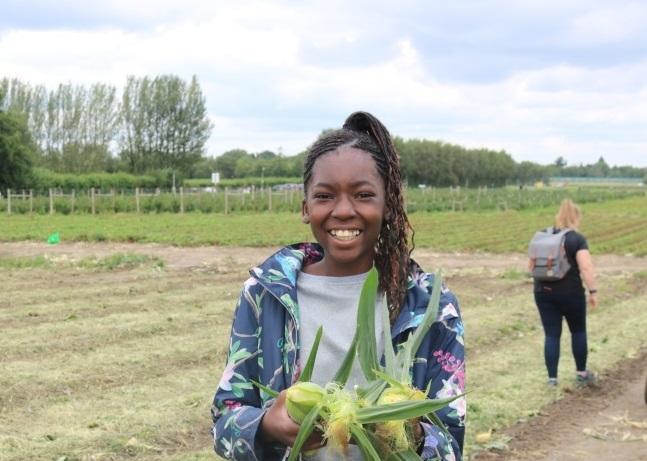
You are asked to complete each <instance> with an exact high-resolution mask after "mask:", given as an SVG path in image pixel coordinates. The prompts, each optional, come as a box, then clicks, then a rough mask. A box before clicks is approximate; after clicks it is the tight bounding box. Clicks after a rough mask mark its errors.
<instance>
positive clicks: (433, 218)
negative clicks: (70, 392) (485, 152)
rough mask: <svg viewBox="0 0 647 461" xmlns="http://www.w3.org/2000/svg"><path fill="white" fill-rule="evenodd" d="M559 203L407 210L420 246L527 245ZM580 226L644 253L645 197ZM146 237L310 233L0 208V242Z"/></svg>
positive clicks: (216, 216)
mask: <svg viewBox="0 0 647 461" xmlns="http://www.w3.org/2000/svg"><path fill="white" fill-rule="evenodd" d="M555 211H556V208H555V207H553V206H551V207H540V208H532V209H527V210H521V211H517V210H507V211H500V210H490V211H482V212H451V211H449V212H447V211H445V212H434V213H426V212H417V213H412V214H411V215H410V219H411V222H412V224H413V226H414V228H415V230H416V235H415V242H416V246H417V247H419V248H431V249H435V250H438V251H471V252H474V251H484V252H492V253H505V252H524V251H525V250H526V247H527V244H528V241H529V240H530V237H531V236H532V234H533V233H534V232H535V231H536V230H537V229H539V228H541V227H545V226H547V225H549V224H551V223H552V219H553V216H554V214H555ZM583 211H584V219H583V222H582V229H581V230H582V232H583V233H584V234H585V235H586V236H587V237H588V238H589V241H590V245H591V250H592V252H593V253H598V254H600V253H615V254H633V255H636V256H645V255H647V197H645V196H633V197H628V198H623V199H615V200H608V201H603V202H591V203H587V204H585V205H583ZM55 232H58V233H59V234H60V237H61V240H63V241H87V242H104V241H111V242H141V243H151V242H156V243H162V244H168V245H175V246H199V245H226V246H231V245H233V246H273V245H281V244H288V243H292V242H297V241H305V240H309V239H310V229H309V227H307V226H305V225H304V224H303V223H301V219H300V216H299V214H298V213H288V212H279V213H274V212H272V213H269V212H265V213H255V214H244V213H240V214H230V215H224V214H220V213H211V214H204V213H185V214H182V215H181V214H172V213H162V214H141V215H138V214H135V213H117V214H113V213H106V214H98V215H88V214H80V215H60V214H55V215H53V216H49V215H38V214H34V215H31V216H30V215H6V214H4V213H2V214H0V241H20V240H36V241H41V242H42V241H45V240H46V239H47V237H48V235H50V234H52V233H55Z"/></svg>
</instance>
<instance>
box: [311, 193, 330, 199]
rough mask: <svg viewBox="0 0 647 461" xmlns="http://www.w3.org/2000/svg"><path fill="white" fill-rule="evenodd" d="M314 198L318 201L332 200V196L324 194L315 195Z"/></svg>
mask: <svg viewBox="0 0 647 461" xmlns="http://www.w3.org/2000/svg"><path fill="white" fill-rule="evenodd" d="M313 197H314V198H315V199H317V200H328V199H330V198H332V194H326V193H324V192H317V193H315V194H313Z"/></svg>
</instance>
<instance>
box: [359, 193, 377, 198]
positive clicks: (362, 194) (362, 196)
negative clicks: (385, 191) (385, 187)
mask: <svg viewBox="0 0 647 461" xmlns="http://www.w3.org/2000/svg"><path fill="white" fill-rule="evenodd" d="M357 196H358V197H359V198H371V197H374V196H375V194H374V193H372V192H360V193H358V194H357Z"/></svg>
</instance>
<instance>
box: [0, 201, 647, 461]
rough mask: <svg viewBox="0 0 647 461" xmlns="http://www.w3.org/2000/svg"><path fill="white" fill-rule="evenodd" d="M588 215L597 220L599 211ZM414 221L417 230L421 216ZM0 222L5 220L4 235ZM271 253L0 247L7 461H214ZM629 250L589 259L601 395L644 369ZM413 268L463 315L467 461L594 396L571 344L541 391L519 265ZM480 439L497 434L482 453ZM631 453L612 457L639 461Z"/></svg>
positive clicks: (451, 256) (502, 449)
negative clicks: (213, 411) (235, 354)
mask: <svg viewBox="0 0 647 461" xmlns="http://www.w3.org/2000/svg"><path fill="white" fill-rule="evenodd" d="M634 208H636V206H634ZM625 209H626V208H625ZM545 213H546V214H548V212H547V211H546V212H545ZM585 213H586V220H590V221H593V218H594V217H595V216H596V210H594V209H593V204H592V205H591V209H589V207H587V208H586V209H585ZM626 213H627V215H628V216H629V215H632V216H633V214H635V215H636V216H637V218H636V219H638V217H640V216H641V213H642V214H643V215H644V212H641V211H640V210H636V209H631V210H630V212H629V211H627V212H626ZM631 213H633V214H631ZM460 216H461V215H460V214H455V215H454V216H453V217H454V218H460ZM13 218H14V217H12V218H11V219H13ZM72 218H75V217H72ZM95 218H96V217H95ZM413 218H414V224H418V223H415V220H416V219H418V218H419V215H417V214H416V215H413ZM68 219H69V218H68ZM443 219H448V218H445V217H443ZM537 219H539V218H537ZM508 221H509V222H510V220H509V219H508ZM460 222H461V221H460V219H457V220H456V226H455V227H460V226H464V225H463V224H460ZM492 222H494V219H492ZM519 222H521V220H520V221H519ZM445 224H446V223H445ZM6 225H7V221H0V229H2V230H3V233H4V231H5V229H7V226H6ZM481 225H485V223H480V224H479V226H481ZM277 227H278V226H277ZM534 227H537V225H536V226H534ZM418 228H420V226H418ZM431 228H435V226H431ZM460 228H461V229H465V227H460ZM512 228H514V229H515V231H514V232H517V233H521V232H522V230H523V229H522V228H518V227H514V226H512ZM531 228H532V227H531ZM173 229H175V228H173V227H171V228H169V230H168V232H173ZM14 230H15V228H14ZM117 230H118V229H117V228H115V231H117ZM588 231H589V233H591V232H594V231H595V228H594V227H591V228H590V229H589V230H588ZM32 232H34V233H35V234H36V233H37V232H41V230H34V228H33V229H32ZM187 232H188V231H187ZM510 232H512V231H510ZM585 232H586V230H585ZM61 233H62V235H63V236H64V235H65V233H64V232H63V231H61ZM423 234H424V231H423V232H420V231H419V237H420V239H421V240H422V235H423ZM232 235H233V234H232ZM601 235H602V234H601ZM3 238H4V237H3ZM526 238H527V236H524V240H526ZM39 239H40V238H39ZM491 239H492V241H493V242H494V241H495V240H496V235H495V234H492V235H491ZM519 240H521V239H520V238H519ZM611 241H613V240H611ZM622 241H623V242H625V244H626V242H627V240H622ZM519 244H520V243H519ZM274 248H276V247H275V246H269V247H266V248H257V247H237V246H226V247H221V246H210V247H186V248H181V247H177V246H168V245H164V244H140V243H112V242H103V243H88V242H76V243H68V242H64V243H62V244H60V245H53V246H48V245H46V244H44V243H39V242H5V243H0V280H1V284H2V295H1V296H0V332H1V334H0V368H1V369H2V370H3V372H2V374H1V375H0V414H1V416H2V417H1V418H0V459H1V460H3V461H4V460H6V461H17V460H25V459H30V460H61V461H62V460H67V461H72V460H123V459H137V460H175V461H179V460H183V461H189V460H192V461H197V460H207V459H216V457H215V455H213V454H212V450H211V441H210V436H209V429H210V417H209V406H210V400H211V398H212V395H213V392H214V390H215V386H216V385H217V382H218V380H219V377H220V372H221V370H222V368H223V365H224V361H225V354H226V351H227V346H228V334H229V327H230V321H231V316H232V314H233V309H234V305H235V302H236V298H237V295H238V292H239V290H240V288H241V284H242V282H243V280H244V279H245V278H246V274H247V269H248V268H249V267H250V266H251V265H253V264H255V263H258V262H259V259H261V258H262V257H264V256H266V255H269V254H270V253H271V252H272V251H273V249H274ZM624 252H625V251H622V250H620V251H618V253H620V254H618V255H613V254H594V262H595V264H596V267H597V268H598V272H599V273H600V276H599V286H600V294H601V297H600V298H601V299H600V300H601V306H600V308H599V309H598V310H597V311H595V312H593V313H592V314H591V316H590V317H589V319H590V320H589V329H590V344H589V346H590V365H591V367H592V368H593V369H595V370H597V371H599V372H602V373H603V381H602V382H603V383H604V381H605V377H608V378H607V380H608V382H612V376H613V373H612V371H613V370H615V369H616V366H617V365H618V363H619V362H622V361H624V360H633V361H634V362H635V361H636V360H640V359H641V358H644V357H647V356H646V355H644V354H645V347H646V346H647V338H646V337H645V335H644V332H645V331H647V284H646V283H645V282H646V281H647V260H646V259H644V258H640V257H633V256H623V254H624ZM414 257H415V258H416V260H418V261H419V262H420V263H421V264H422V265H423V267H425V268H427V270H435V269H438V268H442V269H443V273H444V274H445V278H446V281H447V284H448V285H449V287H450V288H452V290H453V291H455V292H456V293H457V295H458V297H459V300H460V302H461V306H462V309H463V315H464V319H465V324H466V347H467V360H468V362H467V363H468V368H467V374H468V388H469V391H470V395H469V397H468V402H469V404H468V405H469V407H468V411H469V421H468V428H467V434H468V436H467V442H466V453H467V456H468V459H472V458H474V459H480V456H481V455H486V454H487V453H488V452H486V451H484V450H486V449H488V448H489V449H498V450H499V451H495V452H489V453H495V455H496V457H495V458H487V459H498V457H499V456H502V457H506V456H507V454H510V453H511V452H510V451H509V450H510V449H511V448H510V447H515V445H514V440H510V439H509V437H510V436H509V435H508V432H507V430H506V428H508V427H510V426H514V425H515V423H518V422H519V421H525V420H533V418H536V417H541V414H542V412H543V411H546V410H545V408H547V407H550V404H551V403H552V402H554V401H555V400H556V399H561V398H563V397H565V399H566V400H569V399H570V400H572V399H574V398H575V399H578V398H580V397H581V398H590V399H595V398H596V396H595V395H591V394H586V393H582V392H581V391H579V390H575V389H574V386H573V384H572V382H571V380H570V376H571V375H572V370H573V364H572V359H571V358H570V356H569V354H568V350H569V344H568V342H567V338H568V336H566V337H565V338H564V341H563V344H562V351H563V358H562V360H561V362H560V377H561V378H562V384H561V385H560V387H559V388H558V389H557V390H551V389H547V388H546V386H545V384H544V379H545V376H544V375H545V372H544V365H543V357H542V340H543V336H542V333H541V327H540V324H539V319H538V315H537V313H536V309H535V307H534V304H533V301H532V296H531V285H530V281H529V280H528V279H526V277H525V275H524V270H525V257H524V255H523V254H521V253H518V252H513V251H506V252H503V253H501V254H498V255H497V254H488V253H483V252H477V253H475V252H470V251H461V252H447V251H445V252H440V251H437V250H436V249H428V248H423V246H422V245H421V246H420V248H418V249H417V250H416V251H415V252H414ZM637 363H638V364H639V362H637ZM636 368H638V374H639V375H641V377H642V371H641V370H640V367H639V366H638V367H636ZM634 375H635V369H634ZM639 403H641V402H639ZM618 411H619V410H618ZM643 432H644V431H643ZM484 433H486V434H490V435H489V436H488V437H485V439H486V440H485V441H483V442H482V443H477V442H476V435H477V434H484ZM579 435H580V436H581V437H586V436H582V434H579ZM526 436H528V434H526ZM535 436H536V439H537V444H536V446H534V447H533V446H527V447H526V449H527V450H528V451H527V452H526V454H528V455H530V454H532V453H531V451H532V450H539V451H541V450H540V448H541V447H542V436H543V434H542V433H541V432H536V433H535ZM552 443H553V445H555V444H558V443H559V440H552ZM640 443H641V442H636V443H634V444H633V445H631V444H627V443H625V444H622V443H619V444H618V445H617V448H616V449H617V450H632V449H633V450H639V449H640V448H641V445H639V444H640ZM544 449H545V447H544ZM616 453H624V452H622V451H616ZM635 453H641V451H635ZM515 456H516V455H515ZM510 459H518V458H510ZM565 459H566V458H565ZM569 459H570V458H569ZM574 459H577V458H574ZM616 459H639V458H638V457H637V456H633V457H622V456H620V455H617V456H616Z"/></svg>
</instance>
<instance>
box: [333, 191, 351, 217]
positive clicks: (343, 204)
mask: <svg viewBox="0 0 647 461" xmlns="http://www.w3.org/2000/svg"><path fill="white" fill-rule="evenodd" d="M332 215H333V216H334V217H335V218H338V219H347V218H352V217H353V216H355V207H354V206H353V201H352V200H351V199H350V197H348V196H346V195H340V196H339V197H338V198H337V200H336V201H335V207H334V208H333V211H332Z"/></svg>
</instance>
